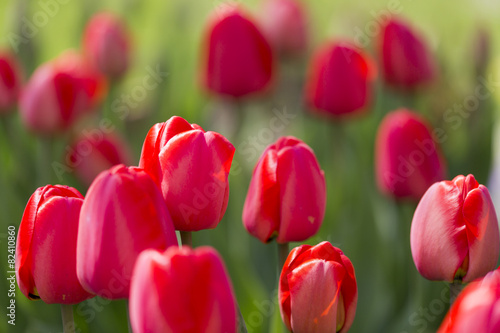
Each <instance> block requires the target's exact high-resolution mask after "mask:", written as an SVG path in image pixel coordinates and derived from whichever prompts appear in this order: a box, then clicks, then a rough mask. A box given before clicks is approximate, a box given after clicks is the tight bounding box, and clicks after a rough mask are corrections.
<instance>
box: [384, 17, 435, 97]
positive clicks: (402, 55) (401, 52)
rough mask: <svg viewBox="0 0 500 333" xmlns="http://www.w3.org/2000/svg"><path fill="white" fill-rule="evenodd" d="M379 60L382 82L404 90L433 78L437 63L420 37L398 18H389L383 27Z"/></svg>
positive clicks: (413, 87)
mask: <svg viewBox="0 0 500 333" xmlns="http://www.w3.org/2000/svg"><path fill="white" fill-rule="evenodd" d="M380 59H381V61H382V72H383V74H384V79H385V82H387V83H388V84H390V85H392V86H395V87H398V88H401V89H403V90H412V89H415V88H417V87H419V86H421V85H424V84H426V83H429V82H431V81H432V80H433V79H434V78H435V77H436V64H435V63H434V58H433V57H432V55H431V54H430V52H429V50H428V49H427V46H426V45H425V43H424V40H423V38H421V37H420V36H418V35H417V34H416V33H415V32H413V31H412V30H411V29H410V27H409V26H408V25H407V24H406V23H404V22H402V21H400V20H396V19H391V20H389V21H387V22H386V24H385V26H384V27H383V32H382V40H381V42H380Z"/></svg>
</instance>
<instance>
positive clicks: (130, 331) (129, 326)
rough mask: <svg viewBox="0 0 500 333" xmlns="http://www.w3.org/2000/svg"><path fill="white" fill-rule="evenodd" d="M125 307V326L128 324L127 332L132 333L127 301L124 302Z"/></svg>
mask: <svg viewBox="0 0 500 333" xmlns="http://www.w3.org/2000/svg"><path fill="white" fill-rule="evenodd" d="M125 306H126V308H127V324H128V332H129V333H132V325H131V324H130V307H129V301H128V300H126V301H125Z"/></svg>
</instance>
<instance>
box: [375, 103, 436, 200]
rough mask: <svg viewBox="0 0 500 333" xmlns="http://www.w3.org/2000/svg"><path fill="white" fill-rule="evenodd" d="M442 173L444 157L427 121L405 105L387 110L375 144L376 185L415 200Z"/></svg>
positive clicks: (418, 198) (385, 191)
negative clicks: (403, 107) (404, 106)
mask: <svg viewBox="0 0 500 333" xmlns="http://www.w3.org/2000/svg"><path fill="white" fill-rule="evenodd" d="M445 173H446V172H445V164H444V158H443V156H442V154H441V152H440V150H439V147H438V145H437V143H435V142H434V140H433V136H432V133H431V127H430V126H429V125H428V124H427V122H426V121H425V120H424V119H423V118H422V117H420V116H419V115H417V114H415V113H413V112H411V111H409V110H406V109H399V110H396V111H393V112H390V113H388V114H387V115H386V116H385V118H384V119H383V120H382V123H381V124H380V126H379V129H378V133H377V139H376V145H375V174H376V178H377V185H378V187H379V189H380V190H381V191H382V192H384V193H387V194H391V195H393V196H395V197H396V198H399V199H412V200H414V201H418V200H420V198H421V197H422V195H423V194H424V193H425V191H426V190H427V189H428V188H429V187H430V186H431V185H432V184H434V183H435V182H437V181H440V180H443V179H444V178H445V176H446V175H445Z"/></svg>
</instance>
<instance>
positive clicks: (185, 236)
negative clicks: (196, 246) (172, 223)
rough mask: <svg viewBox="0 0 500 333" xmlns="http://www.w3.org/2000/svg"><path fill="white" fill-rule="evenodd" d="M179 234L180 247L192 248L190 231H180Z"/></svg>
mask: <svg viewBox="0 0 500 333" xmlns="http://www.w3.org/2000/svg"><path fill="white" fill-rule="evenodd" d="M180 234H181V243H182V245H183V246H190V247H193V238H192V233H191V231H181V232H180Z"/></svg>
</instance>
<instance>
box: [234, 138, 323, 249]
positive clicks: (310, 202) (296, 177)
mask: <svg viewBox="0 0 500 333" xmlns="http://www.w3.org/2000/svg"><path fill="white" fill-rule="evenodd" d="M325 209H326V183H325V175H324V173H323V170H321V168H320V166H319V164H318V161H317V160H316V156H315V155H314V152H313V151H312V149H311V148H310V147H309V146H308V145H306V144H305V143H304V142H302V141H300V140H298V139H296V138H294V137H291V136H289V137H282V138H280V139H278V141H276V143H274V144H272V145H270V146H268V147H267V148H266V150H265V151H264V153H263V154H262V156H261V157H260V159H259V162H258V163H257V165H256V166H255V169H254V172H253V175H252V180H251V182H250V187H249V189H248V194H247V198H246V200H245V205H244V207H243V224H244V226H245V228H246V229H247V230H248V232H249V233H250V234H251V235H253V236H255V237H257V238H258V239H260V240H261V241H262V242H269V241H270V240H272V239H273V238H275V237H277V239H276V240H277V242H278V243H287V242H300V241H303V240H305V239H307V238H309V237H311V236H313V235H314V234H316V232H318V229H319V228H320V226H321V223H322V222H323V217H324V216H325Z"/></svg>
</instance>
